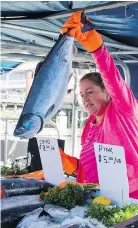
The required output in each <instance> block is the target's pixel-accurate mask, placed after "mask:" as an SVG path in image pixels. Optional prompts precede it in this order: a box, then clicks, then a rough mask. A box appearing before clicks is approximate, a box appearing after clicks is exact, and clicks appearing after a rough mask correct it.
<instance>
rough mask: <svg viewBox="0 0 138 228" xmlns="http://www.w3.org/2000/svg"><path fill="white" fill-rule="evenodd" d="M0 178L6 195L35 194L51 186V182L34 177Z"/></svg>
mask: <svg viewBox="0 0 138 228" xmlns="http://www.w3.org/2000/svg"><path fill="white" fill-rule="evenodd" d="M0 180H1V185H2V187H3V188H4V190H5V192H6V195H7V197H11V196H18V195H32V194H33V195H35V194H39V193H41V192H42V191H44V192H47V190H48V188H49V187H53V185H52V184H50V183H47V182H46V181H44V180H40V179H35V178H28V179H27V178H26V179H24V178H1V179H0Z"/></svg>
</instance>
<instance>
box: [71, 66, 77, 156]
mask: <svg viewBox="0 0 138 228" xmlns="http://www.w3.org/2000/svg"><path fill="white" fill-rule="evenodd" d="M77 75H78V70H77V69H75V75H74V74H73V76H74V88H73V107H72V156H74V154H75V150H77V128H78V110H77V109H76V103H77V94H76V88H77Z"/></svg>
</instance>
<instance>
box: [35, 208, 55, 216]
mask: <svg viewBox="0 0 138 228" xmlns="http://www.w3.org/2000/svg"><path fill="white" fill-rule="evenodd" d="M42 216H49V217H50V218H52V216H51V215H50V214H49V213H48V212H47V211H45V210H44V208H43V210H42V211H41V213H40V214H39V216H38V218H40V217H42Z"/></svg>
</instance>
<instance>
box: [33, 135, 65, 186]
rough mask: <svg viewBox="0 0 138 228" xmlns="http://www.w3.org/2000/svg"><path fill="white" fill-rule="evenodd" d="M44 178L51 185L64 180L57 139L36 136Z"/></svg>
mask: <svg viewBox="0 0 138 228" xmlns="http://www.w3.org/2000/svg"><path fill="white" fill-rule="evenodd" d="M37 143H38V148H39V153H40V158H41V163H42V167H43V171H44V176H45V180H46V181H47V182H49V183H51V184H53V185H58V184H60V183H61V182H64V181H65V177H64V171H63V167H62V161H61V156H60V152H59V147H58V143H57V139H55V138H45V137H39V138H37Z"/></svg>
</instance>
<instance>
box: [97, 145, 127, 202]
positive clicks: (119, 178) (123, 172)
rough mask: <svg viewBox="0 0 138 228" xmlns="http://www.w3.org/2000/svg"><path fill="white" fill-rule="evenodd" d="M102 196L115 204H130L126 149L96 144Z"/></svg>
mask: <svg viewBox="0 0 138 228" xmlns="http://www.w3.org/2000/svg"><path fill="white" fill-rule="evenodd" d="M94 149H95V155H96V161H97V168H98V176H99V183H100V195H103V196H106V197H108V198H109V199H111V200H112V202H113V204H116V205H120V206H122V205H124V204H128V203H129V185H128V178H127V169H126V161H125V153H124V148H123V147H121V146H113V145H108V144H101V143H94Z"/></svg>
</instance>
